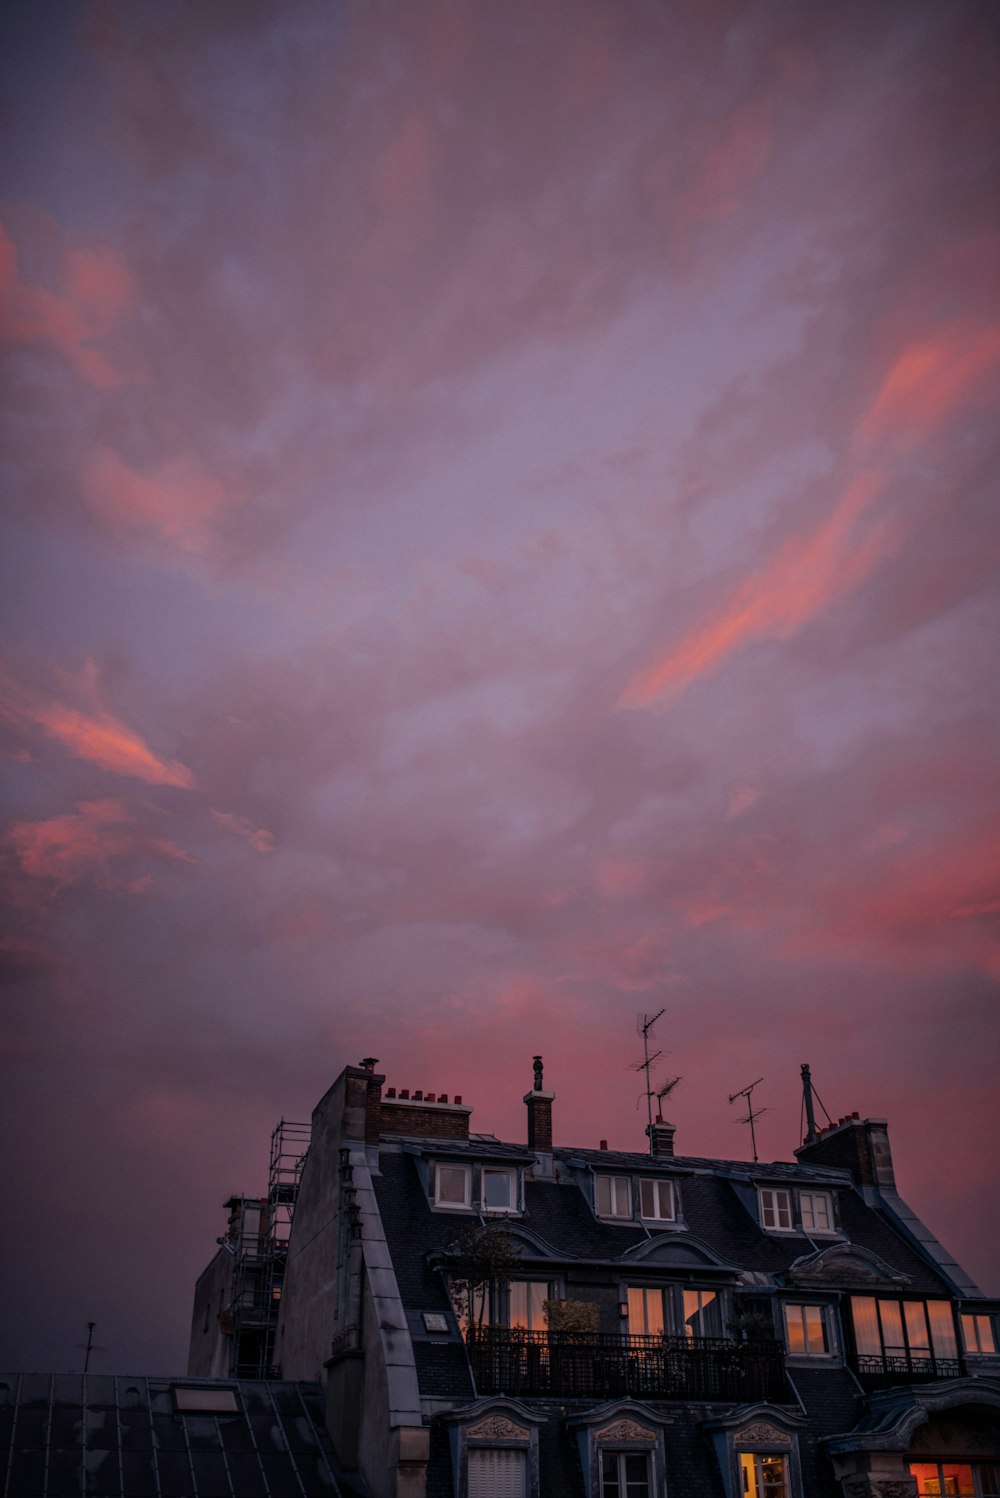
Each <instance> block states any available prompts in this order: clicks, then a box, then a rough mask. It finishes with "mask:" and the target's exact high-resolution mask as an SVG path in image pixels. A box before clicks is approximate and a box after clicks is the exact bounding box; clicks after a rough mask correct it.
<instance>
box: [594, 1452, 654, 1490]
mask: <svg viewBox="0 0 1000 1498" xmlns="http://www.w3.org/2000/svg"><path fill="white" fill-rule="evenodd" d="M649 1492H650V1487H649V1457H648V1456H647V1455H646V1453H645V1452H644V1451H643V1452H631V1451H602V1452H601V1498H649Z"/></svg>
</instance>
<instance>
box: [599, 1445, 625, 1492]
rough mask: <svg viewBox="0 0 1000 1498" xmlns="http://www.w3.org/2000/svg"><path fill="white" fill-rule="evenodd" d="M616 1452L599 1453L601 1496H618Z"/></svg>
mask: <svg viewBox="0 0 1000 1498" xmlns="http://www.w3.org/2000/svg"><path fill="white" fill-rule="evenodd" d="M620 1492H621V1489H620V1488H619V1486H618V1454H617V1452H614V1451H605V1452H602V1454H601V1498H619V1494H620Z"/></svg>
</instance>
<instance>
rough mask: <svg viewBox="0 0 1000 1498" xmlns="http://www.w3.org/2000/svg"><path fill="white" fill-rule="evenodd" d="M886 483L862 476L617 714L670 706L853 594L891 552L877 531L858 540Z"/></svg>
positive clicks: (640, 680) (628, 693)
mask: <svg viewBox="0 0 1000 1498" xmlns="http://www.w3.org/2000/svg"><path fill="white" fill-rule="evenodd" d="M882 483H883V479H882V476H881V475H880V474H879V473H877V472H875V471H874V470H869V471H866V472H864V473H861V474H859V475H858V476H857V478H855V479H854V480H853V481H852V482H851V483H850V484H849V485H848V487H847V490H846V491H845V493H844V495H843V498H842V499H841V500H840V503H839V504H838V505H837V508H836V509H835V510H834V512H833V514H832V515H831V516H830V518H829V520H827V521H825V522H824V524H823V525H821V526H820V527H819V529H818V530H816V531H815V532H814V533H813V534H812V535H810V536H805V537H799V538H796V539H795V540H792V541H789V542H787V543H786V545H785V546H784V547H782V549H781V551H780V552H779V553H778V555H777V556H776V557H775V558H774V559H773V561H771V562H770V563H769V564H768V565H767V566H766V567H765V568H764V569H763V571H761V572H758V573H756V574H754V575H752V576H751V577H749V578H747V580H746V581H745V582H744V583H742V584H741V585H740V587H739V588H738V589H737V590H736V592H735V593H734V594H733V596H732V598H731V600H730V601H729V603H728V604H727V605H726V607H725V608H724V609H723V610H722V612H721V613H720V614H719V615H718V616H717V617H716V618H714V619H712V620H711V621H710V622H709V623H707V624H705V625H702V626H701V627H700V628H698V629H696V630H695V631H694V632H693V633H692V634H691V635H690V636H689V637H688V638H687V639H686V640H682V641H681V643H680V644H679V645H678V646H677V647H676V648H675V649H673V650H672V651H670V653H669V654H668V655H667V656H665V657H664V659H662V660H660V661H657V662H656V664H655V665H653V666H650V667H648V668H647V669H646V670H645V671H641V672H639V673H638V674H637V675H636V676H635V677H633V679H632V681H630V682H629V684H628V686H627V687H626V689H625V691H624V692H623V694H622V696H621V699H620V701H619V704H618V705H619V707H650V706H652V705H653V704H654V703H655V704H657V705H659V706H661V707H665V706H668V705H669V704H670V702H672V701H673V700H674V699H675V698H677V697H678V696H680V694H681V693H682V692H684V691H686V690H687V688H688V687H689V686H690V685H691V683H692V682H693V681H695V680H696V679H697V678H698V677H700V676H705V675H708V674H710V673H711V672H712V671H714V670H716V669H717V668H718V667H719V666H720V665H721V664H722V663H723V661H725V660H726V659H727V658H728V657H729V656H731V655H733V654H734V653H735V652H736V651H738V650H740V649H742V648H743V647H744V646H746V645H748V644H751V643H753V642H754V641H758V640H766V639H775V640H785V639H788V637H789V636H790V635H791V634H792V633H794V631H795V630H796V629H798V628H799V626H800V625H802V624H803V623H805V622H806V620H808V619H811V618H813V616H814V615H816V614H818V613H819V612H820V610H821V609H823V608H825V607H826V606H827V605H828V604H830V603H831V602H832V601H833V600H834V599H835V598H837V597H838V596H840V595H841V594H842V593H845V592H847V591H848V590H849V589H850V588H853V587H854V586H855V585H856V584H857V583H858V582H859V580H860V579H861V578H862V577H864V575H865V574H866V573H867V572H868V571H870V569H871V568H872V567H873V566H874V565H875V563H876V562H877V561H878V560H879V559H880V558H881V557H882V556H883V555H884V554H885V553H886V551H887V550H888V547H889V537H888V532H887V528H886V527H885V526H884V525H877V526H875V527H873V528H872V529H871V530H869V532H868V534H867V535H866V536H864V537H863V538H861V539H858V538H857V537H856V533H855V528H856V526H857V524H858V522H859V520H860V519H861V518H862V516H863V515H864V514H865V512H866V511H867V510H868V509H869V508H870V506H871V504H872V502H873V500H874V499H875V498H876V496H877V495H878V493H879V491H880V490H881V487H882Z"/></svg>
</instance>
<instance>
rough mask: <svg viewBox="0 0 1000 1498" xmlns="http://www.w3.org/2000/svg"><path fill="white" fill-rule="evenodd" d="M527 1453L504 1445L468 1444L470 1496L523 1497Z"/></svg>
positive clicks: (481, 1497)
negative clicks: (479, 1445)
mask: <svg viewBox="0 0 1000 1498" xmlns="http://www.w3.org/2000/svg"><path fill="white" fill-rule="evenodd" d="M527 1490H528V1460H527V1453H526V1452H524V1451H518V1450H516V1449H505V1448H503V1447H496V1448H494V1447H489V1446H487V1447H476V1446H471V1447H470V1448H469V1498H524V1495H525V1493H526V1492H527Z"/></svg>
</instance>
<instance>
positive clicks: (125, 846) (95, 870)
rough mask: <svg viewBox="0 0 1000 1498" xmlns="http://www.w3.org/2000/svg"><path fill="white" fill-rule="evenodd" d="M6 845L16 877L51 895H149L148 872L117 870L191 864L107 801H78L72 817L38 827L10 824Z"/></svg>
mask: <svg viewBox="0 0 1000 1498" xmlns="http://www.w3.org/2000/svg"><path fill="white" fill-rule="evenodd" d="M7 840H8V842H9V844H10V846H11V848H12V849H13V852H14V856H15V858H16V860H17V864H18V867H19V868H20V871H21V873H22V874H25V875H27V876H28V878H30V879H42V880H46V881H47V882H48V883H49V884H50V885H51V886H52V887H53V888H54V890H56V891H60V890H63V889H66V888H67V887H68V886H70V885H73V884H80V883H83V882H87V883H90V884H94V885H96V886H97V888H98V889H103V890H110V891H114V892H116V893H120V894H129V895H144V894H149V893H150V892H151V891H152V890H154V889H155V888H156V885H155V881H154V880H153V878H152V876H151V875H150V874H149V873H148V872H143V873H138V874H128V875H124V874H121V873H119V872H118V866H120V865H121V864H136V863H148V862H149V861H150V860H156V861H162V860H169V861H178V862H182V863H196V862H197V859H195V858H193V857H192V856H191V855H190V854H189V853H186V852H185V851H184V849H183V848H179V847H178V846H177V844H176V843H174V842H172V841H171V840H170V839H169V838H162V837H154V836H151V835H150V834H148V833H146V832H145V831H143V829H142V828H141V827H140V826H139V824H138V823H137V820H136V818H135V816H134V815H133V814H132V812H130V811H129V809H128V807H126V806H125V805H124V804H123V803H122V802H121V801H115V800H111V799H108V800H103V801H84V802H81V803H80V805H79V807H78V809H77V810H76V811H75V812H66V813H64V814H63V815H62V816H56V817H50V818H48V819H47V820H46V821H42V822H15V823H14V825H13V826H12V827H11V828H10V831H9V832H8V834H7Z"/></svg>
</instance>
